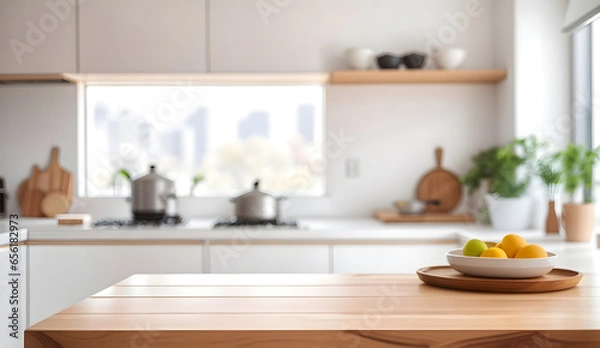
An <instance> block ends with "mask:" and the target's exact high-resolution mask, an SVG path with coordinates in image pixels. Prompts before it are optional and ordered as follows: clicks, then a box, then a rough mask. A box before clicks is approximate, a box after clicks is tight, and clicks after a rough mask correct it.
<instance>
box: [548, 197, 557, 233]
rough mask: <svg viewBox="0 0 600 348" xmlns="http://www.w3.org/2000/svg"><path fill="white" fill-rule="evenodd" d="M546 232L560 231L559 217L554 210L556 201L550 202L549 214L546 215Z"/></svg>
mask: <svg viewBox="0 0 600 348" xmlns="http://www.w3.org/2000/svg"><path fill="white" fill-rule="evenodd" d="M546 233H548V234H550V233H558V218H557V217H556V210H554V201H549V202H548V215H547V216H546Z"/></svg>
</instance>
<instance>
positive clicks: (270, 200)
mask: <svg viewBox="0 0 600 348" xmlns="http://www.w3.org/2000/svg"><path fill="white" fill-rule="evenodd" d="M259 185H260V181H259V180H256V181H255V182H254V188H253V189H252V191H250V192H247V193H244V194H243V195H241V196H238V197H236V198H232V199H231V202H233V203H235V216H236V218H237V219H238V220H241V221H276V220H278V219H279V202H280V201H281V200H282V199H284V198H283V197H274V196H272V195H270V194H268V193H264V192H262V191H260V190H259Z"/></svg>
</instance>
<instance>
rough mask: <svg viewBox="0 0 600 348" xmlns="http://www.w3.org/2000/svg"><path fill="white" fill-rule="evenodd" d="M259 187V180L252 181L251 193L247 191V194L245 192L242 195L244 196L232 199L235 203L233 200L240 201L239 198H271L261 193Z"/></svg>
mask: <svg viewBox="0 0 600 348" xmlns="http://www.w3.org/2000/svg"><path fill="white" fill-rule="evenodd" d="M259 186H260V180H256V181H254V184H253V188H252V190H251V191H248V192H246V193H244V194H242V195H240V196H238V197H236V198H234V199H233V200H234V201H235V200H238V199H241V198H249V197H252V198H261V197H265V196H266V197H273V196H272V195H270V194H268V193H265V192H262V191H261V190H260V189H259Z"/></svg>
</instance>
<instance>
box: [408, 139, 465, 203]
mask: <svg viewBox="0 0 600 348" xmlns="http://www.w3.org/2000/svg"><path fill="white" fill-rule="evenodd" d="M442 156H443V150H442V148H441V147H438V148H436V149H435V160H436V164H437V166H436V168H435V169H433V170H431V171H429V172H428V173H426V174H425V175H424V176H423V177H422V178H421V180H420V181H419V185H418V186H417V198H418V199H420V200H424V201H428V200H438V201H440V204H439V205H432V204H429V205H427V208H426V212H428V213H448V212H450V211H452V210H453V209H454V208H456V207H457V206H458V204H459V203H460V200H461V198H462V191H463V189H462V185H461V184H460V180H459V179H458V176H457V175H456V174H454V173H453V172H450V171H448V170H446V169H444V168H442Z"/></svg>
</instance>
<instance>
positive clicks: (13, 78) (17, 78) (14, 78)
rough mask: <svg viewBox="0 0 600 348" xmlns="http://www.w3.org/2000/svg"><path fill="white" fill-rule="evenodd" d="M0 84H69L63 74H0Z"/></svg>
mask: <svg viewBox="0 0 600 348" xmlns="http://www.w3.org/2000/svg"><path fill="white" fill-rule="evenodd" d="M0 83H1V84H5V85H9V84H17V83H18V84H22V83H70V81H68V80H67V79H66V78H65V75H64V74H0Z"/></svg>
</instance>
